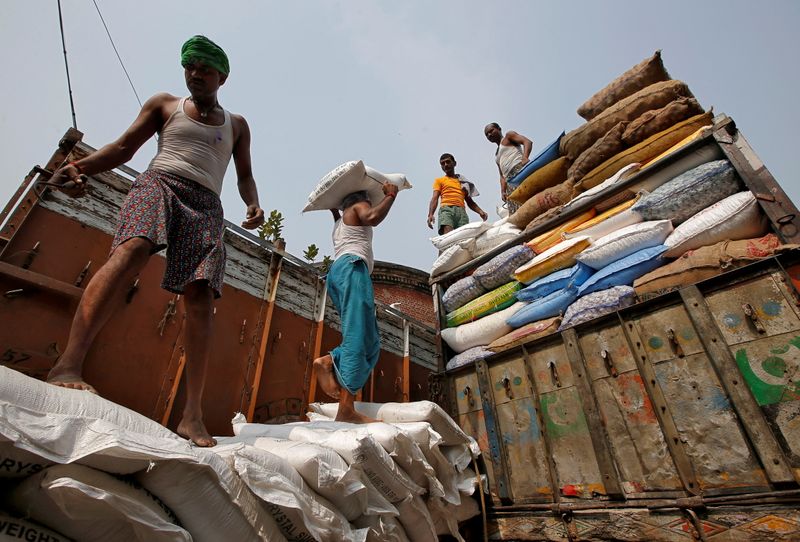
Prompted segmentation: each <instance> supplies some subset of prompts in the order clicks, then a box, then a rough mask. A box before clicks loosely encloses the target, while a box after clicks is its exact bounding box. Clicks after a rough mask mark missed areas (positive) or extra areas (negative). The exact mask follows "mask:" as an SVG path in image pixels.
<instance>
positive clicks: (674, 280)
mask: <svg viewBox="0 0 800 542" xmlns="http://www.w3.org/2000/svg"><path fill="white" fill-rule="evenodd" d="M798 246H800V245H784V244H781V242H780V240H779V239H778V237H777V236H776V235H775V234H774V233H768V234H767V235H765V236H763V237H759V238H756V239H742V240H739V241H722V242H720V243H716V244H714V245H710V246H704V247H700V248H698V249H695V250H689V251H687V252H684V253H683V255H682V256H681V257H680V258H678V259H677V260H675V261H674V262H672V263H669V264H667V265H665V266H663V267H659V268H658V269H656V270H654V271H651V272H649V273H648V274H646V275H644V276H642V277H639V278H638V279H636V281H635V282H634V283H633V287H634V289H635V290H636V294H637V295H642V294H646V293H663V292H667V291H670V290H672V289H675V288H678V287H681V286H688V285H689V284H694V283H696V282H700V281H701V280H705V279H707V278H711V277H714V276H717V275H719V274H720V273H722V272H724V271H729V270H731V269H735V268H737V267H741V266H743V265H747V264H748V263H750V262H754V261H757V260H761V259H764V258H769V257H770V256H773V255H775V254H778V253H780V252H784V251H787V250H792V249H795V248H798Z"/></svg>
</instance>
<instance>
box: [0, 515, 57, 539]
mask: <svg viewBox="0 0 800 542" xmlns="http://www.w3.org/2000/svg"><path fill="white" fill-rule="evenodd" d="M20 540H25V541H30V542H71V541H70V539H69V538H67V537H66V536H64V535H63V534H60V533H57V532H55V531H52V530H50V529H48V528H47V527H44V526H43V525H39V524H38V523H34V522H33V521H28V520H26V519H21V518H15V517H12V516H9V515H8V514H6V513H4V512H3V511H2V510H0V542H20Z"/></svg>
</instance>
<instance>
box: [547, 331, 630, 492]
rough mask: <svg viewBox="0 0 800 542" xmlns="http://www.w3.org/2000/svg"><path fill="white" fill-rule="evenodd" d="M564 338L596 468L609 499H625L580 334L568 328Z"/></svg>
mask: <svg viewBox="0 0 800 542" xmlns="http://www.w3.org/2000/svg"><path fill="white" fill-rule="evenodd" d="M561 337H562V339H563V340H564V346H565V347H566V350H567V358H569V363H570V366H571V367H572V373H573V375H575V386H576V388H577V389H578V394H579V395H580V398H581V405H582V406H583V411H584V413H585V414H586V422H587V424H588V425H589V435H590V436H591V438H592V445H593V447H594V452H595V457H596V459H597V466H598V468H599V469H600V474H601V476H602V477H603V485H604V486H605V488H606V493H607V494H608V495H609V496H610V497H614V498H623V497H624V493H623V491H622V487H621V486H620V483H619V478H618V476H617V471H616V469H615V468H614V458H613V456H612V455H611V447H610V446H609V443H608V434H607V433H606V430H605V426H604V424H603V420H602V419H601V418H600V411H599V409H598V407H597V402H596V400H595V396H594V392H593V390H592V386H591V384H590V383H589V378H588V376H587V370H586V365H585V362H584V358H583V352H582V351H581V347H580V344H579V342H578V333H577V332H576V331H575V328H569V329H567V330H565V331H563V332H562V333H561Z"/></svg>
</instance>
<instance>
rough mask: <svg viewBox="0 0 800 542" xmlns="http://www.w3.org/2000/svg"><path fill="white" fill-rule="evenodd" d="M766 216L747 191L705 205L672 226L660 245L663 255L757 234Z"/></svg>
mask: <svg viewBox="0 0 800 542" xmlns="http://www.w3.org/2000/svg"><path fill="white" fill-rule="evenodd" d="M768 227H769V226H768V223H767V218H766V216H764V214H763V213H762V212H761V208H760V206H759V205H758V201H756V198H755V196H754V195H753V193H752V192H750V191H745V192H739V193H737V194H734V195H732V196H728V197H727V198H725V199H723V200H721V201H718V202H717V203H715V204H714V205H711V206H710V207H706V208H705V209H703V210H702V211H700V212H699V213H697V214H696V215H694V216H692V217H691V218H689V220H687V221H686V222H684V223H683V224H681V225H680V226H678V227H677V228H675V231H674V232H672V235H670V236H669V237H667V239H666V240H665V241H664V244H665V245H666V246H668V247H669V250H667V251H666V252H665V253H664V256H666V257H669V258H677V257H679V256H681V255H682V254H683V253H684V252H686V251H687V250H693V249H695V248H700V247H704V246H709V245H713V244H716V243H719V242H720V241H726V240H730V241H736V240H739V239H752V238H755V237H761V236H762V235H764V234H765V233H766V232H767V229H768Z"/></svg>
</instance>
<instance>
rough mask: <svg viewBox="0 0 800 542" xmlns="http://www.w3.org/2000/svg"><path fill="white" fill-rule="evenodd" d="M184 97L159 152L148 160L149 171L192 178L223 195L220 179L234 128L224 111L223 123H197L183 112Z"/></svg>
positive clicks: (230, 150)
mask: <svg viewBox="0 0 800 542" xmlns="http://www.w3.org/2000/svg"><path fill="white" fill-rule="evenodd" d="M185 101H186V98H181V101H180V102H179V103H178V107H177V108H176V109H175V112H174V113H172V115H170V117H169V119H167V122H166V123H165V124H164V127H163V128H162V129H161V137H159V138H158V152H157V153H156V156H155V158H153V160H151V161H150V166H149V168H150V169H157V170H159V171H163V172H165V173H172V174H173V175H178V176H180V177H185V178H187V179H191V180H192V181H195V182H196V183H198V184H201V185H203V186H205V187H206V188H208V189H209V190H213V191H214V192H215V193H216V194H217V195H219V194H220V193H221V192H222V179H223V178H224V177H225V170H226V169H228V164H229V163H230V161H231V155H232V154H233V125H232V124H231V116H230V113H228V111H226V110H225V109H223V110H222V112H223V113H224V115H225V122H223V123H222V124H221V125H220V126H210V125H208V124H203V123H202V122H197V121H196V120H194V119H193V118H191V117H189V115H187V114H186V112H185V111H184V110H183V104H184V102H185Z"/></svg>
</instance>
